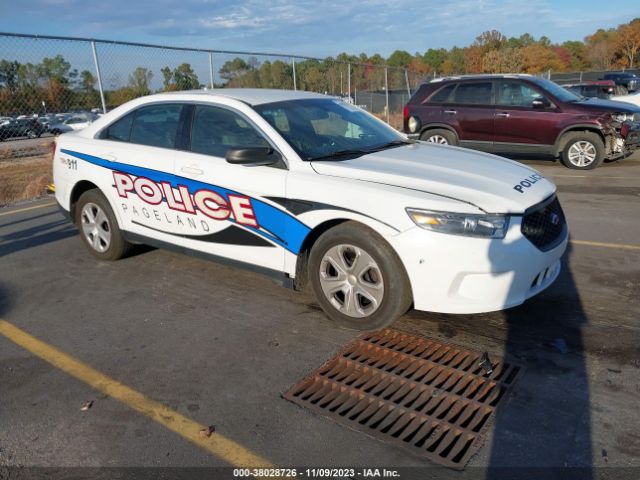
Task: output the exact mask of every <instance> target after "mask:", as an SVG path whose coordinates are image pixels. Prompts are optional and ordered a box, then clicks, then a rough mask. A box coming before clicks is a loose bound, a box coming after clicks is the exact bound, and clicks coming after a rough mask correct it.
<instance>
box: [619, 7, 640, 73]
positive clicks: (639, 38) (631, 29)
mask: <svg viewBox="0 0 640 480" xmlns="http://www.w3.org/2000/svg"><path fill="white" fill-rule="evenodd" d="M616 47H617V48H618V49H619V51H620V53H621V54H622V55H623V57H624V60H625V66H626V67H627V68H633V66H634V65H635V63H634V62H635V60H636V58H637V56H638V52H639V51H640V18H636V19H634V20H632V21H631V22H629V23H628V24H626V25H620V27H619V28H618V36H617V41H616Z"/></svg>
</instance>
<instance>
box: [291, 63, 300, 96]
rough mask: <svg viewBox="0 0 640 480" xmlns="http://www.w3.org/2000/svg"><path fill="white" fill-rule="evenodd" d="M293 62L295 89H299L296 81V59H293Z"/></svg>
mask: <svg viewBox="0 0 640 480" xmlns="http://www.w3.org/2000/svg"><path fill="white" fill-rule="evenodd" d="M291 64H292V65H293V89H294V90H298V84H297V83H296V59H295V58H292V59H291Z"/></svg>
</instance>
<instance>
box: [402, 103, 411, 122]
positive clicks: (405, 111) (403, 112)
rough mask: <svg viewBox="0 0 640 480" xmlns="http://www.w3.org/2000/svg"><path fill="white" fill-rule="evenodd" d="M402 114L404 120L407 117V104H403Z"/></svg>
mask: <svg viewBox="0 0 640 480" xmlns="http://www.w3.org/2000/svg"><path fill="white" fill-rule="evenodd" d="M402 116H403V117H404V119H405V120H408V119H409V105H405V106H404V110H402Z"/></svg>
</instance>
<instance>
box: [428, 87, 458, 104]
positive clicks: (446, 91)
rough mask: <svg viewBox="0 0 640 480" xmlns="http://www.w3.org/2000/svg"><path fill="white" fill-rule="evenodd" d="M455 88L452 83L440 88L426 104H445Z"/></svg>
mask: <svg viewBox="0 0 640 480" xmlns="http://www.w3.org/2000/svg"><path fill="white" fill-rule="evenodd" d="M455 88H456V84H455V83H452V84H450V85H447V86H446V87H444V88H441V89H440V90H438V91H437V92H436V93H434V94H433V95H431V97H430V98H429V99H428V100H427V102H428V103H445V102H446V101H447V100H449V97H451V92H453V90H454V89H455Z"/></svg>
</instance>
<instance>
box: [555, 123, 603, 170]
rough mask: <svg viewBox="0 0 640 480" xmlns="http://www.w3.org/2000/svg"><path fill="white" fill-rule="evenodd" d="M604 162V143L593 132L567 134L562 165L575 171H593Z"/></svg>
mask: <svg viewBox="0 0 640 480" xmlns="http://www.w3.org/2000/svg"><path fill="white" fill-rule="evenodd" d="M603 160H604V143H603V141H602V139H601V138H600V136H599V135H598V134H596V133H592V132H573V133H569V134H567V138H566V139H565V144H564V148H563V149H562V163H563V164H564V165H565V167H567V168H571V169H574V170H591V169H593V168H596V167H597V166H599V165H600V164H601V163H602V161H603Z"/></svg>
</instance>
